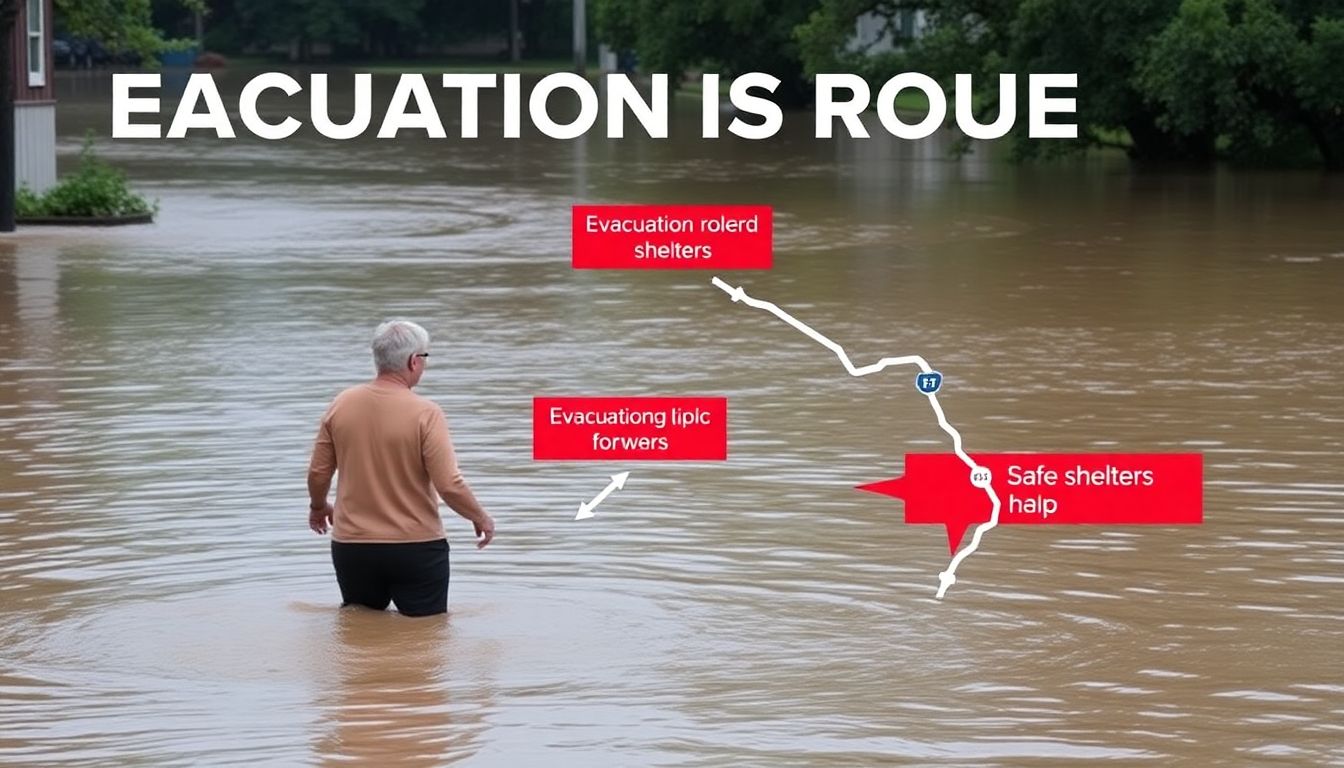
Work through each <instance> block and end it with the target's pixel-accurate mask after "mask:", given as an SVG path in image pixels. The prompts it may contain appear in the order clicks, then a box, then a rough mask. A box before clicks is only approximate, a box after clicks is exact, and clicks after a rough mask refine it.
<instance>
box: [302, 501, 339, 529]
mask: <svg viewBox="0 0 1344 768" xmlns="http://www.w3.org/2000/svg"><path fill="white" fill-rule="evenodd" d="M335 512H336V510H334V509H332V508H331V504H329V503H324V504H323V505H322V508H321V509H313V508H312V507H311V506H310V507H308V527H309V528H312V529H313V533H326V532H327V531H328V530H330V529H331V516H332V514H334V513H335Z"/></svg>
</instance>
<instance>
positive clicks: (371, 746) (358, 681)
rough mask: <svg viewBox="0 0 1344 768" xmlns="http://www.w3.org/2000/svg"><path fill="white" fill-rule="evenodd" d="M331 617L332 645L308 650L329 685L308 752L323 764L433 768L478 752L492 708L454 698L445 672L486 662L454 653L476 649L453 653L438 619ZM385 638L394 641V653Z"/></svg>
mask: <svg viewBox="0 0 1344 768" xmlns="http://www.w3.org/2000/svg"><path fill="white" fill-rule="evenodd" d="M323 612H324V613H326V614H328V615H330V614H331V613H332V612H331V611H330V610H329V609H328V610H324V611H323ZM335 614H336V615H335V618H334V621H335V624H336V627H335V632H334V633H333V637H332V642H331V644H330V645H329V646H328V647H321V646H317V647H315V648H314V649H313V650H314V651H315V652H318V653H320V654H321V658H322V661H323V664H324V666H325V667H326V669H325V670H324V672H325V674H324V677H330V678H332V680H331V681H330V684H329V685H324V686H323V687H322V689H321V691H320V692H319V694H318V698H317V708H318V710H319V712H320V716H319V722H320V723H322V726H320V728H321V735H320V738H318V739H317V740H316V743H315V744H314V747H313V750H314V752H315V753H317V754H319V755H323V756H324V760H323V762H324V763H326V764H331V765H343V764H345V763H346V762H348V761H349V760H352V759H353V760H361V761H364V762H366V763H367V764H369V765H384V764H387V763H389V762H393V761H395V762H398V763H404V764H406V765H414V764H423V765H439V764H442V763H444V762H452V761H456V760H459V759H462V758H464V757H470V756H471V755H472V754H474V753H475V752H476V750H477V749H479V745H478V743H477V738H476V736H477V733H478V732H479V731H480V730H481V729H482V727H483V718H484V716H485V714H486V713H487V711H488V709H489V708H490V702H488V701H487V702H480V701H472V700H470V699H465V700H464V699H462V698H461V697H454V696H453V694H454V693H455V691H453V690H452V688H453V685H452V683H453V679H452V677H451V675H450V674H449V669H448V667H449V666H450V665H452V664H457V665H460V666H469V665H476V664H489V660H488V659H481V658H474V659H473V658H472V655H470V654H462V653H455V651H467V650H474V649H470V648H467V647H460V648H459V647H454V646H453V644H452V628H451V625H450V624H449V623H448V621H447V620H446V619H445V618H444V617H442V616H439V617H432V618H429V619H427V620H413V619H407V618H404V617H401V616H395V615H390V614H385V613H384V614H380V613H374V612H373V611H366V610H361V609H358V608H353V609H347V610H341V611H337V612H335ZM389 637H395V638H396V640H395V645H393V646H392V647H393V648H395V653H389ZM485 690H487V691H488V688H487V689H485Z"/></svg>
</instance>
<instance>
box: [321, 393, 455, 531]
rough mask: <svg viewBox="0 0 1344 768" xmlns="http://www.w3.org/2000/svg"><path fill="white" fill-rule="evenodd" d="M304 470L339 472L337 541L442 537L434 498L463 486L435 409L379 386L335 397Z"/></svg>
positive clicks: (440, 416) (423, 400) (418, 398)
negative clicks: (310, 458) (309, 460)
mask: <svg viewBox="0 0 1344 768" xmlns="http://www.w3.org/2000/svg"><path fill="white" fill-rule="evenodd" d="M308 471H309V472H310V473H311V474H315V475H318V476H320V477H325V478H327V479H330V478H331V476H332V474H333V473H339V474H338V475H337V478H336V481H337V482H336V504H335V508H336V512H335V515H334V516H333V519H332V523H333V524H332V531H331V537H332V539H334V540H335V541H341V542H386V543H394V542H414V541H433V540H436V539H442V538H444V530H443V520H442V519H441V518H440V517H439V501H438V493H442V494H448V495H450V496H451V495H453V494H457V493H461V492H462V490H463V489H464V488H465V487H466V481H465V480H463V478H462V473H461V472H460V471H459V470H458V466H457V458H456V456H455V455H454V452H453V442H452V437H451V435H450V434H449V432H448V421H447V419H446V418H445V417H444V415H443V411H442V410H441V409H440V408H439V406H438V405H437V404H435V403H434V402H433V401H431V400H429V399H427V398H424V397H421V396H419V395H417V394H415V393H414V392H412V391H411V390H409V389H406V388H404V387H392V386H380V385H378V384H361V385H359V386H355V387H351V388H349V389H347V390H345V391H344V392H342V393H341V394H339V395H337V396H336V399H335V400H333V401H332V403H331V406H330V407H329V408H328V409H327V412H326V414H324V415H323V417H322V425H321V427H319V428H318V432H317V439H316V441H314V443H313V456H312V460H311V462H310V463H309V466H308ZM436 492H438V493H436Z"/></svg>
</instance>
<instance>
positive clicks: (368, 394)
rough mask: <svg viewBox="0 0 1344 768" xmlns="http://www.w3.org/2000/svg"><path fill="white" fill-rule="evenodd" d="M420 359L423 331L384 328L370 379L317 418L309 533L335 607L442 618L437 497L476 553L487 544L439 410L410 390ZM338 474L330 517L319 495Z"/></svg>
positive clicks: (424, 354) (425, 353) (411, 326)
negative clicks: (324, 563) (326, 564)
mask: <svg viewBox="0 0 1344 768" xmlns="http://www.w3.org/2000/svg"><path fill="white" fill-rule="evenodd" d="M428 359H429V334H428V333H427V332H426V331H425V329H424V328H421V327H420V326H418V325H416V324H415V323H412V322H408V321H405V320H389V321H388V322H385V323H383V324H382V325H380V326H378V330H376V331H374V334H373V362H374V365H375V366H377V368H378V376H377V378H375V379H374V380H373V381H371V382H369V383H367V384H360V385H359V386H355V387H351V388H349V389H347V390H345V391H344V392H342V393H341V394H339V395H337V396H336V399H335V400H333V401H332V403H331V406H330V407H329V408H327V412H326V414H325V415H323V416H322V425H321V427H320V428H319V429H318V431H317V440H316V441H315V442H314V443H313V456H312V461H311V462H310V463H309V465H308V496H309V512H308V527H309V528H312V529H313V531H314V532H316V533H326V532H327V529H328V527H330V528H331V560H332V563H333V564H334V565H335V567H336V582H337V584H339V585H340V588H341V600H342V601H343V606H344V605H363V606H367V607H369V608H373V609H375V610H379V611H381V610H384V609H386V608H387V605H388V603H389V602H394V603H396V605H397V610H399V611H401V612H402V613H403V614H405V615H407V616H429V615H432V614H438V613H447V611H448V540H447V539H446V538H445V534H444V531H443V520H442V519H440V518H439V502H438V499H436V498H435V494H436V493H437V495H438V497H439V498H442V499H443V500H444V502H445V503H447V504H448V506H449V507H451V508H452V510H453V511H454V512H456V513H457V514H459V515H461V516H462V517H465V518H466V519H468V520H470V521H471V522H472V524H473V525H474V526H475V527H476V536H477V538H478V541H477V543H476V546H477V548H480V547H484V546H485V545H486V544H489V543H490V540H491V539H492V538H494V536H495V521H494V520H493V519H491V517H490V515H488V514H486V512H485V510H484V509H481V505H480V504H479V503H478V502H477V501H476V497H475V496H474V495H473V494H472V492H471V488H469V487H467V483H466V481H465V480H463V479H462V473H461V472H460V471H459V470H458V468H457V458H456V457H455V456H454V454H453V442H452V438H451V437H450V436H449V434H448V422H447V420H446V419H445V418H444V415H443V411H442V410H440V409H439V406H438V405H436V404H435V403H434V402H433V401H431V400H428V399H426V398H423V397H421V396H419V395H417V394H415V393H414V392H412V391H411V388H412V387H414V386H415V385H416V384H419V383H420V377H421V376H423V375H424V373H425V364H426V361H427V360H428ZM337 471H339V472H340V474H341V480H340V483H338V484H337V488H336V506H335V508H333V507H332V505H331V504H329V503H327V491H328V490H329V489H330V488H331V478H332V475H333V474H335V473H336V472H337Z"/></svg>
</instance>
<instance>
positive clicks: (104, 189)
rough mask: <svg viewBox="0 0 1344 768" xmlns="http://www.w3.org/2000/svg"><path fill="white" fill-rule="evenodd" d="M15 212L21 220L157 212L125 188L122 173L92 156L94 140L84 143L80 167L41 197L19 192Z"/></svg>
mask: <svg viewBox="0 0 1344 768" xmlns="http://www.w3.org/2000/svg"><path fill="white" fill-rule="evenodd" d="M16 203H17V204H16V206H15V207H16V213H17V214H18V215H19V216H20V217H38V216H96V217H107V216H134V215H137V214H144V213H148V214H155V213H158V209H159V206H158V203H151V202H149V201H148V200H146V199H145V198H143V197H141V196H140V195H137V194H135V193H134V192H132V191H131V190H130V188H128V187H127V186H126V176H125V174H123V173H122V172H121V171H119V170H117V169H116V168H113V167H112V166H110V165H108V164H107V163H105V162H103V161H102V160H99V159H98V157H97V156H96V155H94V153H93V137H92V136H89V137H88V138H86V139H85V140H84V148H83V149H81V150H80V152H79V167H78V168H77V169H75V172H74V173H72V174H70V175H69V176H66V177H65V178H63V179H61V181H60V183H58V184H57V185H56V186H54V187H52V188H51V189H49V190H47V191H46V192H45V193H44V194H41V195H37V194H35V193H33V191H32V190H30V189H28V188H27V187H23V188H21V189H19V191H18V197H17V199H16Z"/></svg>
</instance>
